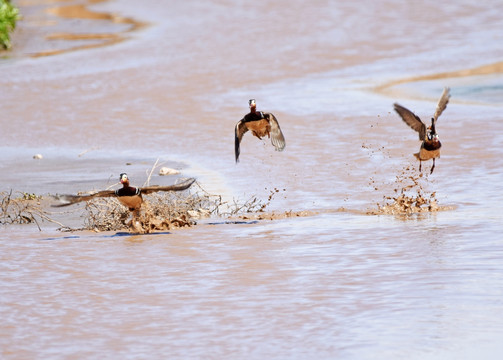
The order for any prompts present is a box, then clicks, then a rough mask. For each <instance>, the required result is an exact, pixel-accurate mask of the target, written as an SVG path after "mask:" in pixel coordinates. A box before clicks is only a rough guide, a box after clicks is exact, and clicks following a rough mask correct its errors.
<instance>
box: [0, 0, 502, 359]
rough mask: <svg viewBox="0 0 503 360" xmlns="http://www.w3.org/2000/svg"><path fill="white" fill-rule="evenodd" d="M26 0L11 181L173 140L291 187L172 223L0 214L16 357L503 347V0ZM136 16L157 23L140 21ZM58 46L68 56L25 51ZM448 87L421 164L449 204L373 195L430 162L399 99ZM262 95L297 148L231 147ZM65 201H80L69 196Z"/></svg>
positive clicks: (80, 182) (6, 140) (240, 187)
mask: <svg viewBox="0 0 503 360" xmlns="http://www.w3.org/2000/svg"><path fill="white" fill-rule="evenodd" d="M21 5H23V7H24V14H23V16H24V19H23V21H21V22H20V23H19V26H20V27H19V29H18V32H17V33H16V34H15V36H16V37H17V39H18V42H17V44H18V47H16V43H15V44H14V46H15V49H14V51H13V52H11V53H9V54H8V56H9V58H7V59H5V60H4V59H2V60H1V63H0V67H1V69H2V76H1V77H0V89H2V93H1V95H2V96H1V97H0V108H1V109H2V120H0V121H2V124H1V125H2V131H0V142H1V143H2V148H1V150H2V151H1V157H2V158H1V161H0V173H1V174H2V176H1V177H0V188H2V189H0V190H3V189H11V188H14V189H13V190H14V191H26V192H29V193H36V194H47V193H75V192H78V191H87V190H91V189H102V188H106V187H107V186H108V185H110V182H111V181H116V180H110V179H116V178H117V175H118V174H119V173H120V172H123V171H127V172H128V173H129V174H130V175H131V176H132V177H134V178H137V179H144V178H145V177H146V176H147V175H146V170H147V171H148V170H150V169H151V168H152V164H154V163H155V162H156V159H160V162H161V163H163V164H166V165H167V166H170V167H172V166H171V165H173V166H175V167H177V168H183V172H184V174H186V175H187V176H194V177H196V178H197V179H198V181H199V182H200V183H201V184H202V186H203V187H204V188H205V189H209V191H210V192H211V193H215V194H222V195H224V196H226V198H228V199H232V198H234V197H236V198H240V199H248V198H250V197H252V196H256V197H258V198H262V199H267V197H268V195H269V194H270V191H271V189H281V192H280V193H278V195H277V196H275V198H274V201H271V204H270V206H268V209H267V211H268V212H267V213H266V214H259V215H260V216H261V217H259V218H255V217H251V216H249V217H247V218H237V219H227V218H216V219H208V220H206V221H202V222H200V223H199V225H198V226H194V227H192V228H190V229H185V230H174V231H170V232H169V233H166V232H164V233H156V234H149V235H132V234H128V233H108V232H106V233H94V232H75V233H70V234H67V233H62V232H58V231H56V230H55V229H54V227H55V225H52V224H47V223H43V224H41V225H42V231H41V232H39V231H38V230H37V229H36V228H33V227H27V226H16V225H13V226H9V227H4V228H2V229H1V231H0V318H1V319H2V322H1V324H0V357H1V358H2V359H4V358H5V359H20V358H21V359H25V358H26V359H31V358H44V359H51V358H102V357H104V358H111V359H115V358H120V359H129V358H131V359H132V358H164V357H170V358H184V359H185V358H214V359H222V358H231V359H243V358H245V359H306V358H307V359H310V358H316V359H334V358H342V359H382V358H386V359H403V358H405V357H407V358H413V359H459V358H463V357H464V358H469V359H476V358H484V359H496V358H498V357H497V356H498V355H499V354H500V353H501V351H502V350H503V349H501V345H500V344H501V341H500V340H501V337H502V336H503V325H502V323H501V318H502V317H503V307H502V306H501V305H502V304H501V299H502V298H503V287H502V286H501V284H502V283H503V275H502V274H503V265H502V262H501V258H502V257H503V251H502V247H501V235H500V234H501V231H502V224H503V218H502V215H501V211H500V209H501V194H502V193H503V182H502V181H501V179H502V178H503V174H502V170H501V169H503V156H502V155H503V154H502V149H501V144H502V143H503V119H502V116H501V102H500V101H499V100H498V99H501V73H502V71H501V66H502V65H501V58H502V55H503V53H502V48H501V44H500V41H499V39H498V38H497V36H494V34H495V32H494V31H495V30H494V29H500V28H501V21H502V20H501V16H500V15H499V14H497V13H496V12H494V9H493V8H490V7H487V6H486V5H485V4H482V2H481V3H480V4H474V3H473V2H470V1H468V0H460V1H457V2H455V3H454V2H452V3H438V2H437V1H423V2H413V3H412V2H410V3H407V2H403V1H398V0H397V1H395V0H391V1H387V2H374V1H365V0H361V1H356V2H354V1H347V2H345V1H342V2H337V3H335V2H334V3H329V4H328V5H327V4H321V3H316V4H314V3H313V4H309V5H306V3H305V2H301V1H288V2H286V1H276V2H274V3H273V2H267V1H258V2H255V3H254V6H248V5H247V4H244V3H243V4H241V3H235V2H226V1H207V2H175V1H173V2H158V1H144V2H141V4H140V3H139V2H137V1H131V0H114V1H107V2H99V1H78V2H77V1H59V2H55V1H30V2H22V3H21ZM116 14H120V15H116ZM201 14H202V15H201ZM133 19H134V20H133ZM445 19H449V21H445ZM140 22H141V23H146V22H148V23H149V24H152V25H151V26H149V27H148V28H142V31H136V32H134V33H133V32H132V31H131V30H134V29H138V27H137V26H138V25H135V24H139V23H140ZM453 23H454V24H455V25H456V26H453V25H452V24H453ZM460 34H464V35H463V36H461V35H460ZM125 36H128V39H127V41H122V42H121V43H120V44H117V45H114V46H102V45H103V44H107V43H109V42H112V41H116V39H118V38H121V39H123V38H124V37H125ZM90 44H91V45H92V46H95V45H96V46H97V47H95V48H94V49H92V50H91V49H85V48H84V47H85V46H89V45H90ZM77 49H80V50H79V51H73V50H77ZM67 50H68V51H67ZM69 50H72V51H69ZM44 51H48V52H47V54H49V53H51V51H53V54H54V56H44V57H30V55H31V54H37V53H43V52H44ZM482 53H483V54H484V63H481V62H480V61H481V60H480V58H481V57H480V54H482ZM488 64H489V65H488ZM444 86H450V87H451V92H452V98H451V102H450V103H449V106H448V108H447V110H446V111H445V113H444V114H442V118H441V119H440V120H439V123H438V129H437V130H438V132H439V134H440V137H441V141H442V156H441V158H439V159H438V160H437V167H436V169H435V172H434V173H433V174H432V175H429V174H426V173H425V174H424V175H423V177H422V178H421V181H422V183H421V186H422V187H423V189H424V192H425V193H426V194H433V193H434V194H435V199H436V201H437V202H438V205H439V206H443V207H445V209H446V211H438V212H424V213H421V214H413V215H411V216H396V217H395V216H384V215H376V216H369V215H366V213H367V211H368V210H369V209H372V208H375V204H376V203H377V202H380V201H382V199H383V196H384V197H386V196H387V197H396V196H397V192H400V190H401V187H400V184H397V182H396V180H397V177H399V176H400V174H401V173H402V172H403V169H405V168H407V167H409V169H411V170H410V171H412V173H411V176H412V178H413V179H416V178H417V177H418V176H419V173H418V172H417V167H418V164H417V162H416V160H415V159H414V158H413V155H412V154H413V153H414V152H417V149H418V146H419V142H418V140H417V136H413V135H414V134H412V133H411V130H410V129H409V128H408V127H406V126H405V125H404V124H403V122H402V120H401V119H400V118H399V117H398V116H397V115H396V114H395V113H394V112H393V103H394V102H402V103H406V104H407V106H408V107H409V106H410V108H411V110H414V111H415V112H416V113H418V114H428V113H429V112H431V111H432V109H434V106H435V104H436V101H437V98H438V94H439V93H440V92H441V90H442V88H443V87H444ZM376 90H377V91H376ZM250 98H256V99H257V102H258V104H260V107H259V110H263V111H271V112H273V113H274V114H275V115H276V116H277V117H278V120H279V121H280V123H281V126H282V131H283V132H284V134H285V138H286V141H287V142H288V147H287V148H286V149H285V151H283V152H281V153H278V152H274V150H273V149H271V146H270V143H265V142H260V141H257V139H252V138H251V137H250V138H244V139H243V143H242V147H243V151H242V158H241V162H240V163H239V164H238V165H236V164H235V162H234V153H233V151H234V148H233V145H234V144H233V140H234V138H233V136H234V133H233V131H234V126H235V124H236V122H237V121H238V120H239V119H240V118H241V117H242V116H243V115H244V113H246V112H247V111H248V106H247V105H248V99H250ZM405 100H406V101H405ZM252 140H253V141H252ZM36 153H41V154H43V159H40V160H34V159H33V158H32V156H33V154H36ZM426 171H429V169H426ZM155 176H156V175H155V174H154V178H153V179H152V181H153V182H154V181H155V183H163V182H162V180H165V181H166V182H169V181H168V180H169V179H166V178H164V179H161V178H157V179H156V178H155ZM271 214H274V216H272V215H271ZM285 214H291V216H287V215H285ZM293 215H302V216H293ZM65 216H67V218H65V219H64V220H65V221H68V222H72V225H73V224H75V226H74V227H79V225H80V226H81V224H82V222H83V218H82V217H81V214H80V212H79V211H77V210H76V211H75V212H74V213H69V214H65ZM474 349H476V350H477V351H476V352H475V351H474ZM167 354H169V355H167Z"/></svg>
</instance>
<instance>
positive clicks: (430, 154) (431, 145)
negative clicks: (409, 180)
mask: <svg viewBox="0 0 503 360" xmlns="http://www.w3.org/2000/svg"><path fill="white" fill-rule="evenodd" d="M450 97H451V95H450V94H449V88H448V87H446V88H444V91H443V92H442V96H441V97H440V100H438V104H437V109H436V110H435V114H434V115H433V117H432V118H431V126H428V127H426V125H425V124H424V123H423V122H422V121H421V119H420V118H419V117H418V116H417V115H415V114H414V113H413V112H412V111H410V110H408V109H406V108H404V107H403V106H401V105H398V104H397V103H395V104H394V105H393V106H394V109H395V111H396V112H397V113H398V115H400V117H401V118H402V120H403V121H404V122H405V123H406V124H407V125H409V126H410V127H411V128H412V129H414V130H416V131H417V132H418V133H419V140H420V141H422V143H421V147H420V149H419V152H418V153H416V154H414V156H415V157H416V158H417V159H418V160H419V171H421V162H422V161H427V160H430V159H433V166H432V167H431V170H430V174H432V173H433V169H435V158H437V157H440V148H441V147H442V144H441V143H440V140H439V138H438V134H437V131H436V128H435V125H436V123H437V119H438V118H439V116H440V115H441V114H442V112H443V111H444V110H445V108H446V107H447V104H448V103H449V98H450Z"/></svg>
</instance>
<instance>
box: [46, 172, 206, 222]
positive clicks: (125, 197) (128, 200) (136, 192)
mask: <svg viewBox="0 0 503 360" xmlns="http://www.w3.org/2000/svg"><path fill="white" fill-rule="evenodd" d="M194 181H196V180H195V179H188V180H186V181H185V182H183V183H181V184H176V185H168V186H158V185H152V186H147V187H144V188H136V187H132V186H130V185H129V178H128V176H127V174H126V173H122V174H120V182H121V184H122V188H120V189H117V190H103V191H98V192H96V193H93V194H88V195H59V196H57V199H58V200H61V201H63V202H62V203H61V204H55V205H52V206H54V207H62V206H68V205H72V204H75V203H78V202H81V201H89V200H91V199H93V198H96V197H116V198H117V200H119V202H120V203H121V204H122V205H124V206H125V207H127V208H128V209H129V211H131V212H132V213H133V218H136V217H137V216H138V215H139V214H140V208H141V205H142V203H143V198H142V194H145V195H147V194H151V193H153V192H156V191H181V190H186V189H188V188H189V187H190V186H191V185H192V184H193V183H194Z"/></svg>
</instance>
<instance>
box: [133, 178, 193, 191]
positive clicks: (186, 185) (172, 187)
mask: <svg viewBox="0 0 503 360" xmlns="http://www.w3.org/2000/svg"><path fill="white" fill-rule="evenodd" d="M194 181H196V179H193V178H191V179H188V180H185V181H184V182H182V183H180V184H175V185H168V186H158V185H152V186H147V187H143V188H140V191H141V193H142V194H151V193H153V192H157V191H182V190H186V189H188V188H189V187H190V186H191V185H192V184H193V183H194Z"/></svg>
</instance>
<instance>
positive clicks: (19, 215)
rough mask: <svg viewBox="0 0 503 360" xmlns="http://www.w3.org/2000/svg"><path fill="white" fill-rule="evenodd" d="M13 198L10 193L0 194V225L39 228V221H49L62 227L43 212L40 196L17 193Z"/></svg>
mask: <svg viewBox="0 0 503 360" xmlns="http://www.w3.org/2000/svg"><path fill="white" fill-rule="evenodd" d="M17 194H18V196H13V194H12V191H10V192H0V225H8V224H36V225H37V227H38V229H39V230H41V228H40V223H39V222H40V221H49V222H53V223H56V224H58V225H60V226H63V225H62V224H60V223H59V222H57V221H55V220H53V219H51V218H50V214H49V213H48V212H47V211H46V210H44V208H43V206H42V204H41V200H42V197H41V196H37V195H35V194H29V193H22V192H20V193H17Z"/></svg>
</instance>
